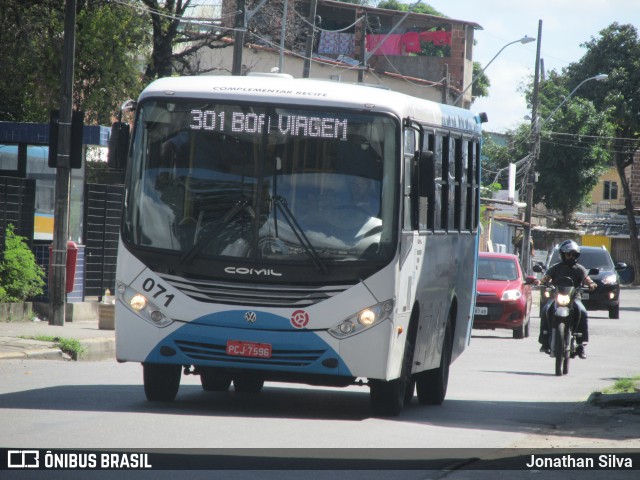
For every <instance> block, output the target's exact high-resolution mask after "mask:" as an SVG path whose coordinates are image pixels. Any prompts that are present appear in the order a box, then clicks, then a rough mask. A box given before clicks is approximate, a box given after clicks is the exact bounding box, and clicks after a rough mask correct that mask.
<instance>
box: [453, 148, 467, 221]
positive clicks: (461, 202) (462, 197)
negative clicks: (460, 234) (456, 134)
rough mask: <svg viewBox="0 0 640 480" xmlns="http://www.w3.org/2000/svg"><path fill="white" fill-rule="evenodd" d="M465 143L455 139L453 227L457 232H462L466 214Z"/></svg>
mask: <svg viewBox="0 0 640 480" xmlns="http://www.w3.org/2000/svg"><path fill="white" fill-rule="evenodd" d="M467 143H468V142H467V140H466V139H462V138H460V139H456V152H455V153H456V155H455V217H454V227H455V229H456V230H457V231H462V230H464V227H465V217H466V213H467V208H466V205H467V160H468V156H467V154H468V151H467Z"/></svg>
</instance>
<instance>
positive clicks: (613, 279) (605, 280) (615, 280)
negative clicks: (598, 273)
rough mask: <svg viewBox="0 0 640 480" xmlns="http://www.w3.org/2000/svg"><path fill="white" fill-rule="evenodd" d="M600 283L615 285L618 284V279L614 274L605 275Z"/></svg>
mask: <svg viewBox="0 0 640 480" xmlns="http://www.w3.org/2000/svg"><path fill="white" fill-rule="evenodd" d="M602 283H604V284H605V285H615V284H616V283H618V277H617V276H616V275H615V274H613V273H612V274H611V275H607V276H606V277H604V278H603V279H602Z"/></svg>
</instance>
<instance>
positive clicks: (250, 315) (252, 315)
mask: <svg viewBox="0 0 640 480" xmlns="http://www.w3.org/2000/svg"><path fill="white" fill-rule="evenodd" d="M257 318H258V317H257V316H256V312H246V313H245V314H244V319H245V320H246V321H247V322H249V323H255V322H256V320H257Z"/></svg>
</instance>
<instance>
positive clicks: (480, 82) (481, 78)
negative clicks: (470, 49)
mask: <svg viewBox="0 0 640 480" xmlns="http://www.w3.org/2000/svg"><path fill="white" fill-rule="evenodd" d="M473 78H477V80H476V81H475V83H474V84H473V86H472V87H471V95H472V96H473V97H487V96H489V87H490V86H491V81H490V80H489V77H487V75H486V74H485V73H484V72H483V71H482V65H480V63H479V62H473Z"/></svg>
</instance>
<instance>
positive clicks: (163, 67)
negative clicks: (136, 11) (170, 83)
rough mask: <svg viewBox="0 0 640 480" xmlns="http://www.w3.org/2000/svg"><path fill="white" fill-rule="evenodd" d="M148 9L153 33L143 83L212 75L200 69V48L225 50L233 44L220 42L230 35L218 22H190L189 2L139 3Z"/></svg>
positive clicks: (150, 0) (207, 69)
mask: <svg viewBox="0 0 640 480" xmlns="http://www.w3.org/2000/svg"><path fill="white" fill-rule="evenodd" d="M139 1H141V2H142V4H144V5H145V6H146V7H147V13H148V15H149V17H150V19H151V28H152V32H153V46H152V51H151V58H150V60H149V62H148V64H147V66H146V68H145V72H144V81H145V83H149V82H151V81H152V80H155V79H156V78H161V77H168V76H171V75H173V74H174V73H177V74H188V75H193V74H195V73H206V72H210V71H213V70H214V69H215V68H217V67H216V66H211V67H203V66H202V65H201V64H200V62H199V61H198V56H199V54H200V52H201V51H202V49H203V48H209V49H215V48H226V47H228V46H230V45H232V44H230V43H227V42H222V41H221V40H222V39H223V38H225V37H228V36H229V35H230V30H228V29H224V28H222V26H221V24H220V22H212V21H211V19H204V18H190V17H187V16H186V13H188V12H191V11H192V10H191V9H192V7H193V6H194V3H193V2H192V1H191V0H184V1H183V0H164V1H161V0H139Z"/></svg>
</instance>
